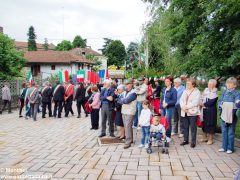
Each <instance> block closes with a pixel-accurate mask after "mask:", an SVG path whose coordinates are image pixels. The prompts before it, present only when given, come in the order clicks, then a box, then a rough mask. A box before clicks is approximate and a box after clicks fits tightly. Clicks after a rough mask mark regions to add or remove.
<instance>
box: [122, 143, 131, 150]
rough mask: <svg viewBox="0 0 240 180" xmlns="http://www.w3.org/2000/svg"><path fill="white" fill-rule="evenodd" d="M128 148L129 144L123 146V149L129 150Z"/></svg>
mask: <svg viewBox="0 0 240 180" xmlns="http://www.w3.org/2000/svg"><path fill="white" fill-rule="evenodd" d="M130 147H131V144H125V145H124V147H123V149H128V148H130Z"/></svg>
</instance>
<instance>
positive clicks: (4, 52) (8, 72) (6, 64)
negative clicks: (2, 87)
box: [0, 33, 26, 80]
mask: <svg viewBox="0 0 240 180" xmlns="http://www.w3.org/2000/svg"><path fill="white" fill-rule="evenodd" d="M25 63H26V60H25V59H24V58H23V53H22V52H18V51H17V50H16V48H15V45H14V41H13V40H12V39H10V38H9V37H7V36H6V35H4V34H3V33H0V79H2V80H10V79H14V78H16V77H19V76H20V71H21V69H22V67H23V65H25Z"/></svg>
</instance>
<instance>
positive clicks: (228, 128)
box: [221, 119, 237, 151]
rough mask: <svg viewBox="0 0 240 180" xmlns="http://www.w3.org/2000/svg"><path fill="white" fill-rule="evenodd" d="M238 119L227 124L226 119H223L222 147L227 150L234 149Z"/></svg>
mask: <svg viewBox="0 0 240 180" xmlns="http://www.w3.org/2000/svg"><path fill="white" fill-rule="evenodd" d="M236 124H237V120H236V119H233V123H232V124H228V125H227V124H226V123H225V121H223V120H222V119H221V130H222V148H223V149H224V150H225V151H227V150H231V151H234V136H235V127H236Z"/></svg>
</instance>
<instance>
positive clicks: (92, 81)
mask: <svg viewBox="0 0 240 180" xmlns="http://www.w3.org/2000/svg"><path fill="white" fill-rule="evenodd" d="M90 73H91V75H90V82H91V83H92V84H94V82H95V73H94V72H90Z"/></svg>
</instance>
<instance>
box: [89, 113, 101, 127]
mask: <svg viewBox="0 0 240 180" xmlns="http://www.w3.org/2000/svg"><path fill="white" fill-rule="evenodd" d="M91 124H92V128H93V129H98V126H99V109H92V112H91Z"/></svg>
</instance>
